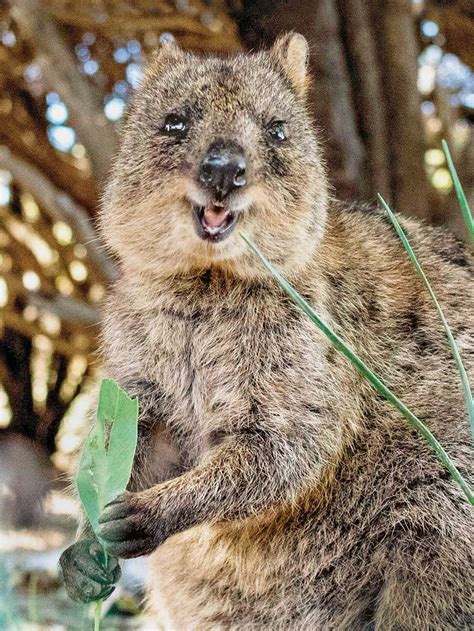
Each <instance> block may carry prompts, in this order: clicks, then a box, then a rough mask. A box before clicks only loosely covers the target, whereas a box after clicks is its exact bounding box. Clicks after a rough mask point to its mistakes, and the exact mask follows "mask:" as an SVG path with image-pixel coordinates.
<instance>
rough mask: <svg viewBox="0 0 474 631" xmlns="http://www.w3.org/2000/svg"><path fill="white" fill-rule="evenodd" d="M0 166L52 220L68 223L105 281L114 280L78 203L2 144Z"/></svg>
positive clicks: (110, 268)
mask: <svg viewBox="0 0 474 631" xmlns="http://www.w3.org/2000/svg"><path fill="white" fill-rule="evenodd" d="M0 168H2V169H6V170H7V171H10V173H11V174H12V177H13V179H14V180H16V181H17V182H18V183H19V184H20V185H21V186H22V188H24V189H25V190H27V191H29V192H30V193H31V194H32V195H33V197H35V198H36V200H37V201H38V203H39V204H40V206H41V207H42V208H43V210H44V211H45V212H46V213H47V214H48V215H49V216H50V217H51V218H52V220H53V221H64V222H66V223H67V224H68V225H70V226H71V228H72V230H73V231H74V233H75V235H76V237H77V239H78V241H80V242H81V243H83V244H84V245H85V246H86V247H87V251H88V254H89V259H90V260H91V262H92V263H93V264H94V266H95V269H96V271H97V273H98V274H99V275H100V276H101V278H102V279H104V281H105V282H106V283H109V282H111V281H113V280H114V278H115V277H116V271H115V266H114V265H113V263H112V260H111V259H110V258H108V257H107V256H106V255H105V253H104V246H103V245H102V244H101V242H100V240H99V236H98V234H97V232H96V230H95V229H94V227H93V225H92V223H91V221H90V219H89V217H88V215H87V213H86V211H85V210H84V209H83V208H82V207H81V206H78V205H77V204H76V202H74V200H72V199H71V198H70V197H69V196H68V195H66V193H63V192H62V191H60V190H58V189H57V188H56V187H55V186H54V184H52V183H51V182H50V181H49V180H48V178H47V177H45V175H43V173H41V171H40V170H39V169H37V168H36V167H34V166H32V165H31V164H29V163H28V162H26V161H24V160H22V159H21V158H18V157H17V156H13V154H12V153H11V151H10V150H9V149H8V148H7V147H5V146H0Z"/></svg>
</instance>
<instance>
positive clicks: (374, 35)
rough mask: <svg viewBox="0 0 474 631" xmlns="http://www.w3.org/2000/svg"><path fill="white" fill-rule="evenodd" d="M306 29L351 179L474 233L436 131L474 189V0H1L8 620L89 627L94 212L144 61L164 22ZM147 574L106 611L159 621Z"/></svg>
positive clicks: (317, 88) (114, 617) (207, 33)
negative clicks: (75, 561)
mask: <svg viewBox="0 0 474 631" xmlns="http://www.w3.org/2000/svg"><path fill="white" fill-rule="evenodd" d="M290 29H291V30H296V31H299V32H301V33H303V34H304V35H305V36H306V37H307V39H308V40H309V42H310V45H311V70H312V74H313V83H312V89H311V94H310V100H311V108H312V110H313V112H314V117H315V120H316V123H317V125H318V127H320V128H321V130H322V135H323V137H324V138H325V141H326V147H327V160H328V166H329V174H330V177H331V181H332V184H333V186H334V188H335V191H336V193H337V195H338V196H339V197H340V198H343V199H347V200H351V201H353V200H365V201H369V202H373V201H374V199H375V195H376V193H377V192H381V193H382V194H383V195H384V197H385V198H386V199H387V200H388V201H389V202H390V203H391V204H392V207H393V208H395V209H397V210H399V211H401V212H403V213H406V214H409V215H414V216H418V217H422V218H424V219H425V220H426V221H428V222H431V223H436V224H446V225H447V226H448V227H449V229H451V230H452V231H454V232H455V233H456V234H458V236H460V237H461V238H462V237H463V233H462V230H463V228H462V221H461V220H460V218H459V215H458V210H457V205H456V201H455V197H454V195H453V183H452V180H451V177H450V174H449V171H448V169H447V166H446V163H445V159H444V155H443V153H442V151H441V148H440V141H441V139H442V138H445V139H446V140H447V141H448V144H449V146H450V148H451V152H452V154H453V157H454V160H455V163H456V166H457V168H458V172H459V175H460V178H461V181H462V183H463V185H464V188H465V190H466V192H467V195H468V197H469V198H470V200H471V201H472V199H473V196H474V170H473V168H472V164H473V157H474V135H473V133H472V120H473V114H474V73H473V71H472V69H473V68H474V5H473V4H472V1H471V0H451V1H450V0H445V1H443V0H438V1H436V0H391V1H390V2H387V1H386V0H312V1H306V0H301V1H299V2H291V1H284V0H253V1H252V0H228V1H227V2H226V1H225V0H174V1H172V0H123V1H122V0H80V1H74V0H41V1H38V0H10V2H7V1H5V0H0V524H1V530H0V555H1V558H0V630H3V629H10V628H11V629H14V628H21V629H23V628H24V629H43V628H44V629H53V628H54V629H84V628H90V623H89V622H87V615H88V609H89V608H88V607H85V606H84V607H82V606H79V605H75V604H74V603H71V602H70V601H69V600H68V599H67V597H66V595H65V592H64V589H63V588H62V586H61V582H60V579H59V577H58V574H57V568H56V564H57V559H58V556H59V554H60V552H61V550H62V549H63V548H64V547H65V546H66V545H68V544H69V543H70V542H71V540H72V537H73V534H74V527H75V516H77V512H78V506H77V503H76V501H75V500H74V498H73V497H72V496H71V494H70V492H69V489H68V483H67V480H68V476H69V475H70V472H71V465H72V463H73V461H74V458H75V456H76V455H77V452H78V449H79V447H80V443H81V439H82V437H83V435H84V432H85V426H86V418H87V414H88V411H89V409H90V407H91V405H92V391H93V389H94V384H95V383H96V382H97V380H98V378H99V376H100V359H99V357H98V355H97V341H98V330H99V329H98V321H99V311H100V303H101V300H102V298H103V296H104V293H105V292H106V290H107V286H108V284H109V283H110V282H111V281H112V280H113V278H114V275H115V265H114V262H113V261H112V260H110V259H108V258H107V257H106V254H105V252H104V250H103V247H102V245H101V243H100V240H99V238H98V236H97V234H96V230H95V227H94V217H95V214H96V211H97V206H98V200H99V196H100V191H101V188H102V184H103V180H104V178H105V177H106V175H107V172H108V169H109V166H110V162H111V159H112V157H113V155H114V152H115V150H116V148H117V142H118V137H119V133H120V123H121V120H122V117H123V115H124V109H125V107H126V103H127V100H128V98H129V95H130V93H131V91H133V89H134V87H135V86H137V85H138V84H139V82H140V79H141V75H142V64H143V63H144V61H145V60H146V58H147V55H148V54H149V52H150V51H151V50H153V49H154V48H155V47H156V46H157V43H158V40H159V37H160V35H161V34H162V33H164V32H170V33H172V34H173V35H174V36H175V37H176V38H177V40H178V41H179V43H180V45H181V46H182V47H184V48H189V49H192V50H195V51H197V52H201V53H220V54H228V53H233V52H236V51H240V50H251V49H256V48H258V47H261V46H268V45H270V44H271V43H272V42H273V41H274V39H275V38H276V37H277V36H278V35H279V34H280V33H282V32H284V31H286V30H290ZM142 576H143V567H142V565H141V562H140V561H138V562H137V563H130V564H127V566H126V571H125V579H124V581H123V583H122V585H121V586H120V588H119V589H118V590H117V591H116V592H115V593H114V595H113V596H112V597H111V599H110V600H109V602H108V603H107V607H106V609H107V616H106V619H105V625H104V628H114V629H119V628H142V629H145V628H150V629H152V628H153V625H151V626H150V624H149V623H148V622H147V621H146V618H144V617H143V616H141V615H140V596H141V580H142ZM2 603H3V604H2ZM147 625H148V626H147Z"/></svg>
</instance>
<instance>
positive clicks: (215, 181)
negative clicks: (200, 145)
mask: <svg viewBox="0 0 474 631" xmlns="http://www.w3.org/2000/svg"><path fill="white" fill-rule="evenodd" d="M245 168H246V164H245V158H244V154H243V152H242V149H240V147H238V146H237V145H233V144H222V143H216V144H214V145H212V146H211V147H209V150H208V152H207V154H206V156H205V158H204V160H203V161H202V164H201V168H200V170H199V181H200V182H201V183H202V184H204V186H206V187H207V188H209V189H211V190H212V191H213V192H214V193H215V195H216V197H217V198H218V199H223V198H224V197H226V195H229V193H231V192H232V191H234V190H235V189H238V188H242V186H245V184H246V182H247V179H246V175H245Z"/></svg>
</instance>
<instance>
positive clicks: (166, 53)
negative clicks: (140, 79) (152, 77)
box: [146, 33, 183, 72]
mask: <svg viewBox="0 0 474 631" xmlns="http://www.w3.org/2000/svg"><path fill="white" fill-rule="evenodd" d="M182 54H183V51H182V50H181V48H180V47H179V45H178V42H177V41H176V40H175V38H174V37H173V35H171V33H163V34H162V35H161V36H160V40H159V46H158V48H157V49H156V50H155V51H154V52H153V53H152V54H151V56H150V58H149V61H148V64H147V69H146V70H148V71H150V72H153V71H155V70H157V69H158V68H159V67H160V66H162V65H164V64H166V63H169V62H172V61H173V60H177V59H178V58H179V57H180V56H181V55H182Z"/></svg>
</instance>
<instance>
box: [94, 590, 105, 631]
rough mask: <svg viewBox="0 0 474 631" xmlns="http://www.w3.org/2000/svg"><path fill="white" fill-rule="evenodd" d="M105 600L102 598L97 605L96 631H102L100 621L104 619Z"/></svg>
mask: <svg viewBox="0 0 474 631" xmlns="http://www.w3.org/2000/svg"><path fill="white" fill-rule="evenodd" d="M103 602H104V600H103V599H102V598H101V599H100V600H98V601H97V602H96V604H95V608H94V631H100V619H101V617H102V603H103Z"/></svg>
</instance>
